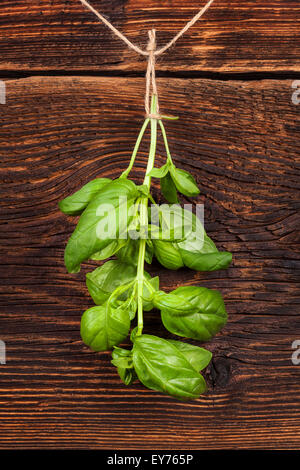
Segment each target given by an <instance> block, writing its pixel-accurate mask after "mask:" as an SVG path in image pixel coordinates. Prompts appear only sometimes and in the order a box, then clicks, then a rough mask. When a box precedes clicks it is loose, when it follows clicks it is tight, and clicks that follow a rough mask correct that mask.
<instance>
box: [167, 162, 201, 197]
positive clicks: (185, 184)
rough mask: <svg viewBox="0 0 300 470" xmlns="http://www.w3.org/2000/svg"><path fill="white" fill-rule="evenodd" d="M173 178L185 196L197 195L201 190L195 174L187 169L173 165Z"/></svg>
mask: <svg viewBox="0 0 300 470" xmlns="http://www.w3.org/2000/svg"><path fill="white" fill-rule="evenodd" d="M170 173H171V177H172V180H173V182H174V184H175V186H176V189H177V190H178V191H179V192H180V193H181V194H184V195H185V196H189V197H192V196H197V194H199V193H200V190H199V188H198V186H197V184H196V181H195V179H194V178H193V176H192V175H191V174H190V173H189V172H188V171H185V170H181V169H179V168H176V167H175V166H172V167H171V169H170Z"/></svg>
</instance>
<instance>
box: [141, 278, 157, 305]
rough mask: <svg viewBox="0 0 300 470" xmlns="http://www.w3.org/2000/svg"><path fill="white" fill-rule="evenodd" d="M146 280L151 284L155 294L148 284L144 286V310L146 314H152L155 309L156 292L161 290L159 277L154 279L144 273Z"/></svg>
mask: <svg viewBox="0 0 300 470" xmlns="http://www.w3.org/2000/svg"><path fill="white" fill-rule="evenodd" d="M144 276H145V279H146V280H147V281H148V282H149V284H150V286H151V287H152V289H154V294H153V292H152V291H150V290H149V288H148V287H147V285H146V284H144V286H143V309H144V310H145V312H150V310H152V309H153V308H154V303H153V298H154V295H155V292H156V291H158V290H159V277H158V276H156V277H152V278H151V276H150V275H149V274H148V273H147V272H146V271H144Z"/></svg>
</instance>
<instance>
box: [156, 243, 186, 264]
mask: <svg viewBox="0 0 300 470" xmlns="http://www.w3.org/2000/svg"><path fill="white" fill-rule="evenodd" d="M153 247H154V255H155V257H156V258H157V260H158V261H159V262H160V264H161V265H162V266H164V267H165V268H167V269H179V268H181V267H182V266H184V263H183V261H182V256H181V254H180V251H179V249H178V247H177V245H176V244H175V243H172V242H167V241H161V240H153Z"/></svg>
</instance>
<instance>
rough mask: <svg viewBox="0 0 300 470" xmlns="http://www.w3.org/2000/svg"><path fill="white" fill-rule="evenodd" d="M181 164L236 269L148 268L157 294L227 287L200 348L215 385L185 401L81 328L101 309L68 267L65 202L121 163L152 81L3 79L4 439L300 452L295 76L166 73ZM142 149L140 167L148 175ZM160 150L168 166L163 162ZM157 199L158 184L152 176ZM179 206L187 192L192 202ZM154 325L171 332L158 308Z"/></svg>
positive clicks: (20, 443)
mask: <svg viewBox="0 0 300 470" xmlns="http://www.w3.org/2000/svg"><path fill="white" fill-rule="evenodd" d="M158 86H159V91H160V95H161V108H162V109H163V110H164V111H165V112H168V113H172V114H177V115H179V117H180V119H179V121H177V122H171V123H167V131H168V135H169V139H170V146H171V150H172V153H173V156H174V159H175V161H176V163H177V164H178V166H181V167H185V168H187V169H188V170H190V171H191V172H192V173H193V174H194V176H195V178H196V180H197V181H198V183H199V185H200V187H201V195H200V196H199V197H197V198H195V199H194V201H195V202H198V203H200V202H203V203H205V219H206V228H207V231H208V233H209V235H210V236H211V237H212V238H213V239H214V240H215V241H216V243H217V244H218V246H219V248H220V249H221V248H222V249H228V250H230V251H232V252H233V255H234V262H233V265H232V267H230V268H229V269H228V270H226V271H223V272H222V271H220V272H215V273H202V274H200V273H195V272H192V271H189V270H186V269H184V270H180V271H178V272H174V273H171V274H170V272H169V271H167V270H164V269H162V268H161V267H159V265H158V264H157V263H156V264H154V265H153V266H152V267H151V272H153V273H158V274H159V275H160V277H161V285H162V286H163V288H166V289H172V288H174V287H175V286H177V285H181V284H183V285H189V284H201V285H204V286H207V287H211V288H219V289H220V290H221V291H222V293H223V294H224V297H225V301H226V305H227V309H228V312H229V323H228V325H227V326H226V327H225V329H224V330H223V331H222V332H221V333H220V334H218V335H217V336H216V338H215V339H214V340H213V341H211V342H210V343H208V344H206V347H207V348H208V349H210V350H211V351H213V353H214V360H213V363H212V365H211V366H210V367H209V369H208V370H207V371H206V378H207V380H208V383H209V392H208V394H207V395H205V396H203V397H201V398H200V399H199V400H197V401H195V402H190V403H180V402H177V401H175V400H173V399H171V398H168V397H164V396H162V395H160V394H158V393H155V392H153V391H150V390H147V389H145V388H144V387H143V386H141V385H139V384H138V383H136V384H133V385H132V386H130V387H128V388H127V387H125V386H124V385H123V384H122V383H120V381H119V378H118V376H117V374H116V372H115V370H114V368H113V367H112V366H111V364H110V354H109V353H104V354H95V353H92V352H90V351H89V349H88V348H87V347H85V346H84V345H83V344H82V342H81V340H80V335H79V322H80V316H81V313H82V312H83V311H84V310H85V309H86V308H87V307H88V306H91V305H92V302H91V299H90V298H89V296H88V294H87V291H86V288H85V285H84V274H85V272H86V271H88V270H91V268H92V267H93V266H94V265H95V263H92V262H91V263H86V265H85V268H84V269H83V270H82V272H81V273H79V274H78V275H70V274H67V273H66V270H65V267H64V263H63V250H64V246H65V243H66V240H67V238H68V236H69V235H70V233H71V231H72V230H73V227H74V221H73V219H72V218H67V217H65V216H64V215H62V214H60V213H59V211H58V207H57V202H58V201H59V200H60V199H61V198H62V197H64V196H66V195H67V194H70V193H71V192H72V191H74V190H76V189H78V188H79V187H80V186H81V185H82V184H84V183H86V182H87V181H88V180H90V179H91V178H93V177H96V176H100V175H101V176H110V177H116V176H118V175H119V174H120V171H121V170H122V169H124V168H125V167H126V164H127V162H128V159H129V155H130V151H131V149H132V147H133V144H134V139H135V137H136V135H137V132H138V129H139V126H140V125H141V122H142V118H143V103H142V99H143V92H144V81H143V80H142V79H133V78H132V79H126V78H109V77H107V78H95V77H94V78H93V77H80V78H79V77H68V78H64V77H61V78H46V77H44V78H41V77H35V78H28V79H22V80H9V81H7V104H6V105H1V106H0V122H1V129H0V155H1V182H2V184H1V187H0V202H1V216H0V230H1V232H0V240H1V242H0V247H1V253H2V254H3V256H2V258H1V261H0V263H1V265H0V266H1V273H0V275H1V296H0V302H1V309H0V312H1V314H0V339H2V340H4V341H6V344H7V364H6V365H0V371H1V374H0V419H1V430H0V447H1V448H24V447H25V448H53V449H54V448H57V447H59V448H94V449H101V448H102V449H103V448H106V449H116V448H118V449H153V448H155V449H202V448H206V449H209V448H264V449H266V448H268V449H269V448H277V449H288V448H299V443H300V435H299V424H300V416H299V415H300V413H299V411H300V410H299V392H300V385H299V374H300V366H295V365H293V364H292V362H291V354H292V349H291V344H292V341H293V340H295V339H300V322H299V265H300V261H299V259H300V255H299V212H297V210H298V208H299V175H298V172H299V158H298V157H299V154H298V153H299V152H298V151H299V108H297V106H295V105H293V104H292V101H291V91H292V89H291V82H290V81H288V80H282V81H273V80H262V81H256V82H255V81H253V82H238V81H227V82H221V81H214V80H199V79H197V80H190V79H187V80H185V79H159V80H158ZM146 156H147V143H145V144H143V146H142V149H141V152H140V154H139V158H138V169H137V170H135V171H134V172H133V177H134V178H135V179H136V181H138V182H141V180H142V176H143V172H144V168H145V162H146ZM164 158H165V156H164V153H163V151H162V147H161V146H160V147H159V152H158V157H157V160H158V163H159V164H161V163H163V161H164ZM154 194H155V195H156V196H157V197H158V195H159V192H158V187H157V185H156V184H154ZM183 201H185V200H184V199H183ZM146 331H147V332H149V333H150V332H156V334H159V335H162V336H164V337H170V336H171V335H168V333H167V332H166V331H165V330H164V328H163V327H162V325H161V322H160V319H159V316H158V313H157V312H152V313H150V314H147V319H146Z"/></svg>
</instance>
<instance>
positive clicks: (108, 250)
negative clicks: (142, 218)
mask: <svg viewBox="0 0 300 470" xmlns="http://www.w3.org/2000/svg"><path fill="white" fill-rule="evenodd" d="M126 243H127V240H121V239H119V240H113V241H112V242H111V243H110V244H109V245H107V246H106V247H105V248H103V250H101V251H97V252H96V253H94V254H92V255H91V256H90V259H92V260H95V261H103V260H105V259H107V258H110V257H111V256H113V255H114V254H115V253H116V252H117V251H119V250H120V249H121V248H122V247H123V246H124V245H125V244H126Z"/></svg>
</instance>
